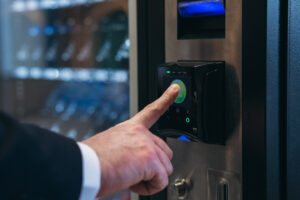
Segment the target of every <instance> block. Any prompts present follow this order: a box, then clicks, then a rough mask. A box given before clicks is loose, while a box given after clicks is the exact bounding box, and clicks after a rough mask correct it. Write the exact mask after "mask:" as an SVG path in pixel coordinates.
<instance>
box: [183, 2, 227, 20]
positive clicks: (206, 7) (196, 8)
mask: <svg viewBox="0 0 300 200" xmlns="http://www.w3.org/2000/svg"><path fill="white" fill-rule="evenodd" d="M178 10H179V14H180V16H181V17H184V18H187V17H205V16H216V15H224V14H225V8H224V1H223V0H196V1H181V2H179V4H178Z"/></svg>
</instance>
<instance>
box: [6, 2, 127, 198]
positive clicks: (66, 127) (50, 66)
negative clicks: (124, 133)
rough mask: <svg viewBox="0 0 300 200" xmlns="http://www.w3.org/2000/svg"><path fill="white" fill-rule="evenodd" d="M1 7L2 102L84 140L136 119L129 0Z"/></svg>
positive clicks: (26, 118) (22, 114) (23, 116)
mask: <svg viewBox="0 0 300 200" xmlns="http://www.w3.org/2000/svg"><path fill="white" fill-rule="evenodd" d="M0 9H1V10H0V13H1V19H0V27H1V28H0V30H1V34H0V35H1V39H0V40H1V43H0V47H1V52H2V55H1V57H2V60H1V65H0V75H1V88H0V99H1V100H0V103H1V105H0V108H1V110H4V111H6V112H8V113H10V114H12V115H14V116H15V117H17V118H18V119H20V120H21V121H23V122H29V123H34V124H37V125H39V126H41V127H43V128H47V129H50V130H52V131H53V132H56V133H58V134H62V135H65V136H67V137H70V138H73V139H75V140H78V141H81V140H84V139H86V138H88V137H91V136H92V135H93V134H95V133H98V132H101V131H103V130H105V129H107V128H109V127H111V126H113V125H115V124H117V123H119V122H121V121H124V120H126V119H128V117H129V75H128V70H129V46H130V41H129V36H128V0H3V1H1V2H0ZM112 198H113V199H124V198H125V199H128V198H129V193H128V192H125V193H124V194H120V195H117V196H116V197H112Z"/></svg>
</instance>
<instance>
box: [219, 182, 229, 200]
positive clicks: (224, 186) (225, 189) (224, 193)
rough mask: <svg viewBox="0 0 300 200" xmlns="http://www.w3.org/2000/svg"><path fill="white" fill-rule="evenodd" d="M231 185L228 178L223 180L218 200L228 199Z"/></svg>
mask: <svg viewBox="0 0 300 200" xmlns="http://www.w3.org/2000/svg"><path fill="white" fill-rule="evenodd" d="M228 190H229V185H228V183H227V181H226V180H224V179H223V180H221V181H220V184H219V186H218V195H217V199H218V200H228V192H229V191H228Z"/></svg>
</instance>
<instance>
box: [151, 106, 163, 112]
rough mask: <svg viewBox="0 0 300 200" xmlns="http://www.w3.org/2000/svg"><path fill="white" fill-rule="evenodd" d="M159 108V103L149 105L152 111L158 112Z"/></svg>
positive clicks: (160, 108)
mask: <svg viewBox="0 0 300 200" xmlns="http://www.w3.org/2000/svg"><path fill="white" fill-rule="evenodd" d="M161 110H162V107H161V106H160V105H159V104H153V105H152V106H151V107H150V111H151V112H153V113H159V112H161Z"/></svg>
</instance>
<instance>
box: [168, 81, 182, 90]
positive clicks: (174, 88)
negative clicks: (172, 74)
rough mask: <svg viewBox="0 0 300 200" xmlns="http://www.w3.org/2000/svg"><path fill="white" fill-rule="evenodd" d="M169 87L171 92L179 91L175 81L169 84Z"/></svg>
mask: <svg viewBox="0 0 300 200" xmlns="http://www.w3.org/2000/svg"><path fill="white" fill-rule="evenodd" d="M169 89H170V91H171V92H179V90H180V86H179V85H178V84H176V83H173V84H172V85H171V86H170V88H169Z"/></svg>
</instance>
